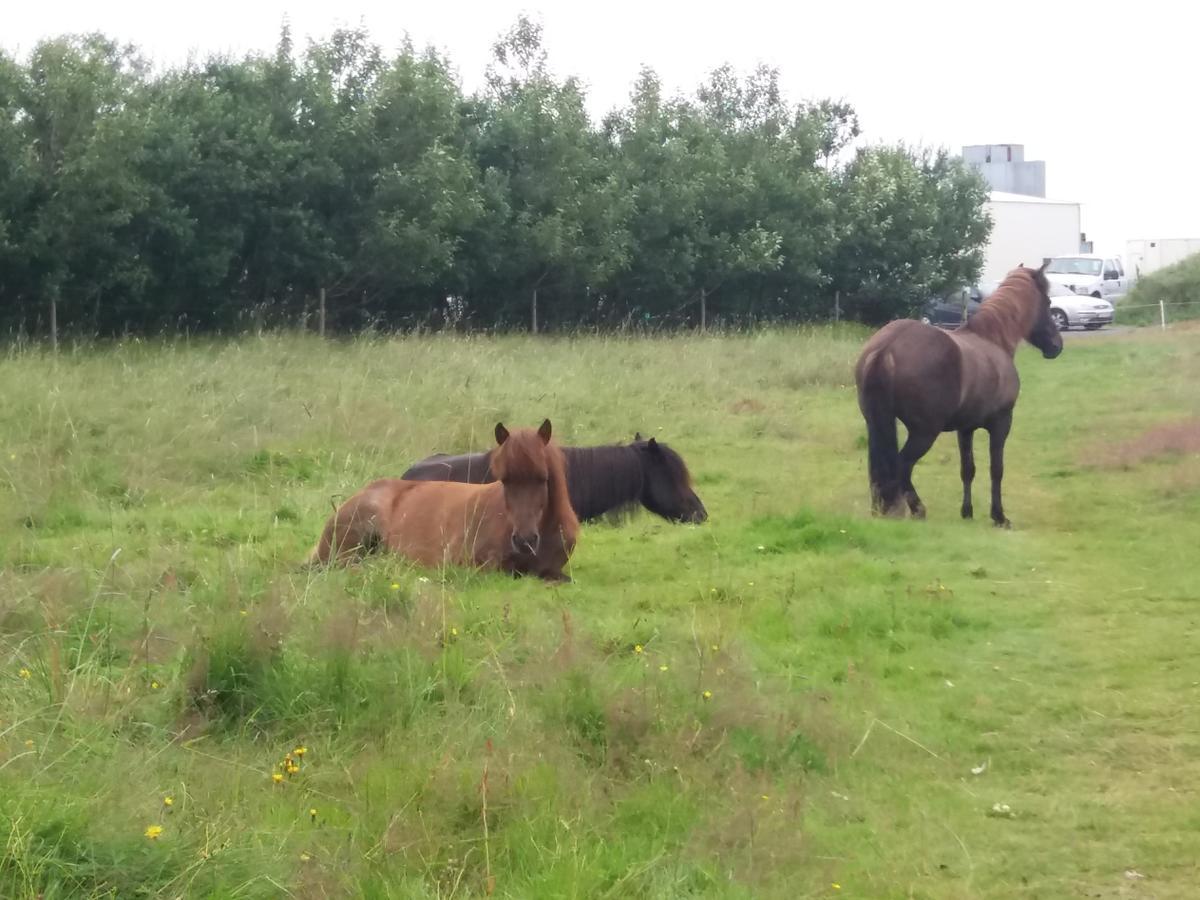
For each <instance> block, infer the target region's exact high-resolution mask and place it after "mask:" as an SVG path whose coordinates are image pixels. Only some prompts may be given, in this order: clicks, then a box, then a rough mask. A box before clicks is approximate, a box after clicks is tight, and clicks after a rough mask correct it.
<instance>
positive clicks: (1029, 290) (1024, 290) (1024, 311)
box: [960, 269, 1044, 353]
mask: <svg viewBox="0 0 1200 900" xmlns="http://www.w3.org/2000/svg"><path fill="white" fill-rule="evenodd" d="M1043 277H1044V276H1043ZM1040 299H1041V292H1040V291H1039V290H1038V284H1037V278H1036V276H1035V275H1034V274H1033V273H1032V271H1031V270H1028V269H1016V270H1014V271H1013V272H1010V273H1009V275H1008V277H1007V278H1005V279H1004V281H1002V282H1001V283H1000V287H998V288H996V291H995V292H994V293H993V294H992V295H991V296H990V297H988V298H987V300H985V301H984V302H983V304H982V305H981V306H980V307H979V311H978V312H977V313H975V315H974V316H973V317H971V318H970V319H968V320H967V323H966V324H965V325H963V326H962V327H961V329H960V330H962V331H970V332H973V333H974V334H977V335H979V336H980V337H982V338H985V339H987V340H989V341H991V342H992V343H993V344H997V345H999V346H1001V347H1003V348H1004V349H1005V350H1006V351H1008V352H1009V353H1015V352H1016V349H1017V346H1018V345H1019V344H1020V343H1021V341H1023V340H1024V339H1025V336H1026V335H1027V334H1029V329H1030V328H1032V327H1033V323H1034V320H1035V319H1036V318H1037V314H1038V306H1037V304H1038V301H1039V300H1040Z"/></svg>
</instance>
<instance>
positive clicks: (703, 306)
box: [700, 288, 708, 331]
mask: <svg viewBox="0 0 1200 900" xmlns="http://www.w3.org/2000/svg"><path fill="white" fill-rule="evenodd" d="M707 326H708V303H707V297H706V296H705V291H704V288H700V330H701V331H704V330H705V328H707Z"/></svg>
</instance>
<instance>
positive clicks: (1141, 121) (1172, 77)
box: [0, 0, 1200, 252]
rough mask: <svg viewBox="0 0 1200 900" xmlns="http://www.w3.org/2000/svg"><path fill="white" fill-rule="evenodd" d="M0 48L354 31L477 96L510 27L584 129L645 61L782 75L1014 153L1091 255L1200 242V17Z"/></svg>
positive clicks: (38, 7) (476, 26)
mask: <svg viewBox="0 0 1200 900" xmlns="http://www.w3.org/2000/svg"><path fill="white" fill-rule="evenodd" d="M0 6H2V8H3V11H2V12H0V45H2V46H3V47H4V48H5V49H6V50H8V51H10V52H11V51H17V52H22V53H23V52H27V51H28V50H29V49H31V48H32V46H33V45H34V44H35V43H36V42H37V41H38V40H39V39H40V38H42V37H46V36H49V35H54V34H59V33H62V32H65V31H92V30H99V31H103V32H105V33H107V34H109V35H110V36H112V37H115V38H117V39H120V40H122V41H127V42H130V43H134V44H137V45H138V46H140V47H141V48H142V50H143V51H144V52H145V53H147V55H149V56H150V57H152V58H153V59H154V60H155V61H156V62H158V63H161V64H171V63H177V62H181V61H184V60H185V59H187V57H188V55H189V53H194V54H197V55H199V56H203V55H204V54H207V53H209V52H213V51H232V52H235V53H239V54H240V53H243V52H245V51H247V50H255V49H257V50H266V49H269V48H271V47H273V46H274V44H275V41H276V39H277V38H278V34H279V26H280V23H281V22H282V21H283V19H284V17H285V16H286V17H287V18H288V20H289V21H290V23H291V25H292V31H293V36H294V37H295V38H296V39H297V42H298V43H299V42H300V41H302V40H303V39H304V38H305V37H308V36H314V37H320V36H323V35H325V34H327V33H328V32H329V31H330V30H331V29H333V28H335V27H338V26H345V25H351V26H353V25H358V24H363V25H365V26H366V27H367V28H368V29H369V30H370V32H371V35H372V37H373V38H374V40H375V41H376V42H377V43H379V44H381V45H382V46H383V47H384V48H385V50H390V49H394V48H395V47H396V46H397V45H398V44H399V43H400V41H401V40H402V38H403V36H404V35H405V33H407V34H408V35H410V36H411V38H412V39H413V41H414V42H415V43H416V44H417V45H418V46H423V45H426V44H433V45H435V46H436V47H438V48H439V49H441V50H443V51H444V52H446V53H447V54H448V55H449V56H450V58H451V59H452V60H453V61H454V63H455V64H456V65H457V66H458V68H459V72H460V75H461V78H462V81H463V83H464V85H465V87H466V88H467V89H468V90H471V89H473V88H475V87H477V86H478V85H479V84H480V83H481V80H482V75H483V71H484V68H485V67H486V65H487V62H488V57H489V53H490V47H491V44H492V42H493V41H494V40H495V38H496V36H497V35H498V34H500V33H501V32H503V31H506V30H507V29H508V27H509V26H510V25H511V24H512V23H513V22H514V21H515V19H516V17H517V15H518V14H520V13H522V12H524V13H527V14H528V15H530V16H532V17H534V18H535V19H538V20H540V21H541V22H542V24H543V26H544V29H545V33H544V36H545V43H546V46H547V49H548V51H549V54H550V62H551V65H552V67H553V68H554V70H555V71H556V72H558V73H559V74H560V75H567V74H570V75H576V76H578V77H580V78H581V79H582V80H583V82H584V83H585V84H586V85H587V86H588V89H589V96H590V105H591V108H592V111H593V113H594V114H595V115H596V116H597V117H598V116H599V115H602V114H603V113H604V112H606V111H607V110H608V109H610V108H612V107H613V106H616V105H618V104H620V103H621V102H622V101H623V100H624V99H625V98H626V97H627V95H628V92H629V89H630V86H631V85H632V83H633V80H634V78H635V76H636V75H637V72H638V69H639V67H640V66H641V65H643V64H647V65H650V66H651V67H652V68H654V69H655V70H657V71H658V73H659V75H660V77H661V78H662V80H663V82H664V83H665V85H666V86H667V87H668V88H669V89H672V90H690V89H691V88H693V87H694V86H695V85H696V84H697V83H698V82H699V81H700V80H701V79H702V78H703V76H704V74H705V72H707V71H708V70H710V69H712V68H714V67H715V66H717V65H719V64H721V63H723V62H729V63H732V64H733V65H735V66H737V67H738V68H739V69H742V70H749V69H751V68H753V67H754V66H755V65H757V64H758V63H760V62H762V63H767V64H769V65H772V66H776V67H778V68H779V70H780V72H781V75H782V81H783V84H784V86H785V88H786V89H787V91H788V93H789V95H790V96H791V97H792V99H806V98H819V97H826V96H831V97H842V98H845V99H847V100H849V101H850V102H851V103H852V104H853V105H854V106H855V107H856V108H857V109H858V111H859V114H860V117H861V120H862V125H863V129H864V132H865V138H867V139H869V140H872V141H875V140H882V141H895V140H905V141H908V142H913V143H924V144H929V145H935V146H945V147H949V148H951V149H953V150H954V151H955V152H958V150H959V149H960V148H961V147H962V146H963V145H964V144H983V143H1023V144H1024V145H1025V149H1026V158H1027V159H1043V160H1045V161H1046V186H1047V195H1048V196H1049V197H1051V198H1052V199H1063V200H1077V201H1079V202H1080V203H1082V204H1083V227H1084V230H1085V231H1086V232H1087V233H1088V236H1089V237H1090V238H1092V239H1093V240H1095V241H1096V250H1097V252H1103V251H1115V252H1122V251H1123V250H1124V242H1125V240H1126V239H1129V238H1141V237H1151V238H1153V237H1200V176H1198V172H1200V166H1198V160H1197V152H1196V151H1197V149H1200V124H1198V122H1200V116H1198V114H1197V109H1198V108H1200V97H1198V90H1197V89H1198V88H1200V44H1198V43H1197V37H1196V36H1197V34H1200V4H1197V3H1195V2H1193V0H1179V2H1178V3H1175V4H1165V3H1149V2H1143V3H1140V4H1129V3H1122V4H1120V5H1117V4H1107V3H1084V2H1064V0H1042V2H1030V0H1009V2H995V0H993V2H982V3H981V2H971V0H961V2H955V3H952V2H932V0H914V2H902V0H893V2H879V3H876V2H861V0H842V2H837V0H832V2H823V3H820V4H815V3H811V2H791V3H788V2H776V3H769V2H764V0H737V2H726V3H721V4H717V5H711V6H710V5H708V4H706V3H705V2H703V0H696V2H689V3H678V2H670V3H667V2H658V3H656V2H652V0H640V2H636V0H605V2H601V3H586V2H572V0H529V2H527V3H521V2H513V0H489V2H478V0H459V2H442V3H438V2H435V0H424V2H420V3H403V2H382V0H380V2H363V0H345V2H337V3H330V2H315V0H290V2H286V0H285V2H280V0H265V2H260V0H240V2H232V0H203V2H190V3H188V2H185V3H164V2H162V0H157V2H144V0H110V2H103V0H40V2H39V0H34V2H19V0H2V2H0Z"/></svg>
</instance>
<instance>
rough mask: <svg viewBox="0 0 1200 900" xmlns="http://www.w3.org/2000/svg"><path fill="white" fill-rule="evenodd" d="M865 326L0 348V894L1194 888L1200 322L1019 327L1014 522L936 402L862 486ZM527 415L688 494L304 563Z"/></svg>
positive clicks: (1010, 484) (706, 893)
mask: <svg viewBox="0 0 1200 900" xmlns="http://www.w3.org/2000/svg"><path fill="white" fill-rule="evenodd" d="M863 337H864V333H862V332H858V331H853V330H848V331H838V332H834V331H828V330H817V331H768V332H762V333H754V334H747V335H732V336H724V337H716V336H713V337H699V336H681V337H673V338H661V339H624V338H607V339H606V338H599V337H581V338H577V339H567V338H561V339H546V340H531V339H528V338H523V337H491V338H484V337H478V338H465V337H449V336H447V337H421V338H416V337H413V338H398V339H383V338H379V339H362V340H356V341H349V342H331V343H328V344H325V343H320V342H318V341H316V340H313V339H308V338H303V337H295V336H268V337H263V338H245V339H240V340H236V341H232V342H212V343H206V342H198V343H185V342H179V343H173V344H161V343H139V342H129V343H125V344H122V345H119V346H108V347H103V348H92V349H82V350H79V351H76V352H68V353H65V354H64V355H62V356H61V357H60V358H59V359H57V360H54V359H52V358H51V357H49V356H47V355H43V354H41V353H39V352H32V351H11V352H9V353H8V354H7V355H6V356H5V357H4V358H3V359H0V385H2V386H3V399H2V400H0V829H2V831H3V834H2V838H0V839H2V840H3V842H4V851H3V857H2V859H0V896H3V897H6V898H7V897H21V898H25V897H28V898H34V897H43V898H47V900H49V898H66V897H70V898H80V897H86V898H93V897H120V898H126V897H138V896H151V897H160V896H161V897H214V898H216V897H220V898H258V897H264V898H265V897H271V898H275V897H281V896H292V897H340V896H354V897H379V898H382V897H396V898H400V897H405V898H408V897H412V898H417V897H449V896H457V897H467V896H484V895H487V894H489V893H490V894H491V895H492V896H497V897H510V898H531V897H578V898H594V897H639V898H640V897H654V898H673V897H701V896H703V897H787V898H795V897H834V896H836V897H859V898H892V897H895V898H902V897H924V898H947V900H949V898H956V900H957V898H972V897H996V898H1011V897H1030V898H1033V897H1039V898H1062V897H1141V896H1144V897H1155V898H1174V897H1179V898H1183V897H1194V896H1195V892H1196V885H1197V884H1200V863H1198V857H1197V854H1196V848H1197V847H1198V846H1200V812H1198V810H1200V804H1198V802H1197V800H1198V798H1197V794H1196V791H1197V785H1200V715H1198V714H1197V700H1198V699H1200V664H1197V661H1196V647H1197V641H1198V640H1200V579H1198V578H1197V574H1198V569H1200V566H1198V564H1197V550H1196V548H1197V547H1200V458H1198V455H1197V451H1198V450H1200V434H1198V429H1197V428H1196V423H1197V422H1198V421H1200V395H1198V394H1197V392H1196V384H1197V382H1198V380H1200V344H1198V343H1197V340H1196V338H1197V332H1194V331H1192V332H1188V331H1172V332H1169V333H1166V334H1157V333H1150V334H1148V333H1134V334H1130V335H1120V336H1112V337H1103V336H1088V337H1086V338H1080V337H1074V336H1072V337H1069V338H1068V341H1067V347H1066V351H1065V352H1064V354H1063V355H1062V357H1061V358H1060V359H1058V360H1056V361H1053V362H1047V361H1044V360H1042V359H1041V358H1040V356H1039V355H1038V354H1036V353H1035V352H1032V351H1028V350H1023V351H1022V352H1021V354H1020V358H1019V365H1020V367H1021V370H1022V377H1023V381H1024V388H1023V394H1022V399H1021V402H1020V404H1019V405H1018V408H1017V415H1016V422H1015V425H1014V429H1013V437H1012V439H1011V441H1010V443H1009V449H1008V453H1007V459H1008V466H1009V468H1008V477H1007V479H1006V507H1007V511H1008V513H1009V515H1010V516H1011V518H1012V519H1013V521H1014V523H1015V526H1016V527H1015V528H1014V530H1012V531H1009V532H1002V531H997V530H995V529H993V528H992V527H991V526H990V523H988V522H987V520H986V517H985V518H983V519H980V520H976V521H974V522H962V521H960V520H959V519H958V515H957V510H958V495H959V484H958V461H957V455H956V452H955V448H954V443H953V441H951V440H947V439H946V438H943V439H942V440H941V441H939V443H938V444H937V445H935V447H934V449H933V450H932V452H931V453H930V454H929V455H928V456H927V457H926V459H925V461H924V462H923V463H922V464H921V465H920V467H919V468H918V471H917V477H916V482H917V486H918V488H919V489H920V490H921V492H922V495H923V497H924V499H925V502H926V504H927V506H928V508H929V519H928V520H927V521H925V522H908V521H879V520H874V519H872V518H871V517H870V516H869V515H868V510H867V504H866V500H867V485H866V479H865V450H864V447H863V439H862V433H863V428H862V423H861V419H860V417H859V414H858V410H857V407H856V403H855V398H854V391H853V386H852V376H851V365H852V362H853V359H854V357H855V355H856V352H857V349H858V347H859V346H860V344H861V341H862V339H863ZM544 416H549V417H550V418H551V419H552V420H553V422H554V425H555V430H556V434H557V436H558V437H559V438H560V439H561V440H563V441H565V442H571V443H589V442H602V441H609V440H619V439H628V438H630V437H632V435H633V433H634V431H635V430H641V431H642V432H643V433H644V434H654V435H656V436H657V437H658V438H659V439H660V440H663V441H666V442H668V443H669V444H671V445H672V446H674V447H675V448H676V449H678V450H679V451H680V452H682V453H683V455H684V456H685V458H686V459H687V460H688V461H689V463H690V464H691V467H692V469H693V473H694V475H695V479H696V483H697V489H698V491H699V492H700V494H701V496H702V497H703V499H704V501H705V503H706V504H707V506H708V509H709V512H710V514H711V519H710V521H709V522H708V523H707V524H705V525H703V526H673V525H670V524H667V523H665V522H662V521H661V520H658V519H656V518H654V517H652V516H649V515H648V514H645V513H642V514H639V515H637V516H635V517H634V518H633V519H632V520H631V521H629V522H628V523H626V524H624V525H620V526H619V527H618V526H614V525H613V524H608V523H606V524H600V525H591V526H588V527H586V528H585V529H584V532H583V534H582V537H581V539H580V544H579V548H578V551H577V553H576V557H575V560H574V563H573V571H572V574H573V576H574V578H575V582H574V583H573V584H571V585H567V586H564V587H558V588H552V587H547V586H544V585H542V584H539V583H533V582H530V581H514V580H510V579H507V578H504V577H500V576H494V575H486V576H485V575H479V574H473V573H468V572H463V571H455V570H450V571H445V572H439V571H421V570H414V569H410V568H409V567H407V566H405V565H404V564H403V563H401V562H399V561H397V560H390V559H377V560H373V561H371V562H370V563H368V564H366V565H364V566H362V567H359V568H356V569H352V570H349V571H334V572H328V573H310V572H306V571H303V570H301V569H299V568H298V567H297V562H298V561H299V560H301V559H302V558H303V555H304V553H305V552H306V550H307V549H308V548H309V547H310V546H311V544H312V542H313V541H314V540H315V538H316V536H317V534H318V532H319V529H320V527H321V524H322V522H323V520H324V518H325V516H326V515H327V514H328V511H329V508H330V503H331V500H333V499H336V498H337V497H341V496H345V495H347V494H349V493H350V492H351V491H353V490H354V489H356V488H357V487H358V486H360V485H361V484H362V483H363V482H365V481H366V480H367V479H369V478H371V477H374V476H376V475H381V474H397V473H399V472H400V471H402V470H403V468H404V467H406V466H407V465H408V463H409V462H411V461H412V460H414V459H415V458H418V457H420V456H423V455H425V454H427V453H430V452H434V451H438V450H461V449H468V448H476V447H478V448H483V447H486V446H487V445H488V441H489V435H490V434H491V430H492V426H493V424H494V423H495V421H496V420H498V419H502V420H504V421H505V422H506V423H508V424H509V425H510V426H511V425H531V424H532V425H536V424H537V423H538V422H540V421H541V419H542V418H543V417H544ZM981 449H982V448H981ZM985 459H986V455H983V456H981V460H980V461H981V463H983V461H984V460H985ZM980 469H981V473H986V470H987V469H986V465H985V464H981V465H980ZM986 491H987V479H986V477H985V476H984V475H981V477H980V479H979V480H978V481H977V483H976V508H977V509H980V510H986V502H985V498H986ZM300 750H303V752H302V753H301V752H299V751H300ZM289 755H290V757H289Z"/></svg>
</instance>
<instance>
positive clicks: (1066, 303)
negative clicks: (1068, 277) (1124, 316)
mask: <svg viewBox="0 0 1200 900" xmlns="http://www.w3.org/2000/svg"><path fill="white" fill-rule="evenodd" d="M1050 318H1051V319H1053V320H1054V324H1055V325H1057V326H1058V330H1059V331H1066V330H1067V329H1068V328H1070V327H1071V326H1073V325H1082V326H1083V327H1084V328H1086V329H1088V330H1089V331H1094V330H1095V329H1097V328H1100V327H1101V326H1103V325H1111V324H1112V320H1113V305H1112V304H1111V303H1109V302H1108V301H1107V300H1104V299H1102V298H1100V297H1093V296H1091V295H1089V294H1079V293H1077V292H1075V291H1072V290H1070V289H1069V288H1066V287H1064V286H1063V285H1061V284H1056V283H1054V282H1053V281H1052V282H1050Z"/></svg>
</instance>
